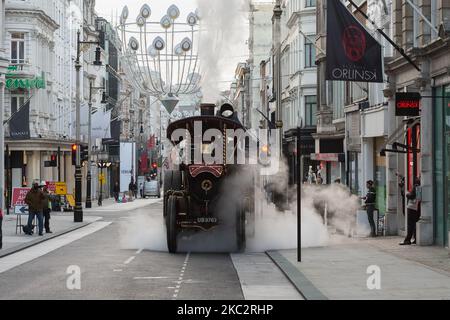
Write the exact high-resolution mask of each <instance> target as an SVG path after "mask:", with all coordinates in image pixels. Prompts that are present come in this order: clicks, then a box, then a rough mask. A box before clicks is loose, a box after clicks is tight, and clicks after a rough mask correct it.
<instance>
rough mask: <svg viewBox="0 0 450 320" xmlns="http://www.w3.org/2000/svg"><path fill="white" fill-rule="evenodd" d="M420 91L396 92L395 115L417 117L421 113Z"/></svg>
mask: <svg viewBox="0 0 450 320" xmlns="http://www.w3.org/2000/svg"><path fill="white" fill-rule="evenodd" d="M421 99H422V97H421V96H420V93H418V92H398V93H396V94H395V115H396V116H398V117H404V116H406V117H417V116H419V115H420V100H421Z"/></svg>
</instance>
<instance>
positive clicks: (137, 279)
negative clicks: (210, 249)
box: [0, 200, 301, 300]
mask: <svg viewBox="0 0 450 320" xmlns="http://www.w3.org/2000/svg"><path fill="white" fill-rule="evenodd" d="M119 206H120V205H119V204H117V205H115V206H112V207H109V208H107V209H103V208H101V209H98V210H90V211H89V212H87V213H86V214H90V215H95V216H100V217H102V218H103V220H101V221H97V222H94V223H92V224H90V225H89V226H87V227H85V228H82V229H80V230H77V231H74V232H71V233H70V234H68V235H65V236H62V237H58V238H55V239H52V240H49V241H46V242H44V243H42V244H39V245H36V246H34V247H31V248H29V249H26V250H24V251H21V252H17V253H15V254H13V255H11V256H8V257H4V258H2V259H0V299H8V300H9V299H13V300H21V299H95V300H97V299H145V300H146V299H183V300H184V299H188V300H210V299H213V300H214V299H217V300H242V299H244V298H247V299H251V298H252V297H253V296H252V295H251V292H252V290H251V289H252V287H251V283H252V282H255V283H257V285H258V292H259V291H260V290H263V292H264V289H266V290H265V291H267V292H268V291H270V290H268V289H269V288H272V289H276V290H278V291H279V292H281V296H280V297H283V298H290V299H300V298H301V297H300V295H299V294H298V292H296V291H295V290H294V289H293V286H292V285H291V284H290V283H289V282H288V280H287V279H286V278H284V276H282V274H281V272H280V270H278V269H277V268H276V267H275V266H274V265H273V264H272V262H270V259H268V258H267V257H265V256H264V254H252V255H245V254H244V255H239V256H232V255H230V254H229V253H219V254H215V253H180V254H175V255H173V254H169V253H167V251H166V250H165V248H164V246H162V244H163V243H165V234H164V229H163V228H162V229H161V224H162V213H161V212H162V203H161V202H160V201H156V200H155V202H154V203H152V204H149V205H146V206H144V207H140V208H133V207H130V208H131V209H122V208H121V207H119ZM138 217H139V218H138ZM147 218H148V219H150V220H147V221H146V222H142V221H143V220H139V219H147ZM146 223H147V224H150V226H148V227H147V225H146ZM129 224H134V225H133V226H132V227H130V226H129ZM136 224H137V225H136ZM130 233H132V236H131V238H132V239H131V240H130V239H125V247H129V249H123V247H124V239H123V238H124V234H126V237H128V238H129V237H130ZM135 233H144V234H141V235H139V234H135ZM152 233H153V234H152ZM133 237H134V238H133ZM140 239H142V240H140ZM127 241H128V243H127ZM139 241H142V243H140V242H139ZM152 242H153V244H155V243H156V244H157V245H158V246H160V247H159V248H156V249H152V248H151V245H152ZM141 244H142V246H140V245H141ZM149 244H150V246H149ZM133 246H134V248H132V247H133ZM232 257H234V258H232ZM255 257H258V259H255ZM233 260H234V261H235V263H236V261H239V263H240V265H239V266H238V268H237V267H236V265H235V263H233ZM255 261H256V262H255ZM255 264H256V265H257V266H260V267H261V266H263V267H264V268H265V269H264V270H261V272H262V273H264V274H265V275H266V278H267V279H277V280H276V281H277V283H271V282H270V281H273V280H268V282H267V284H266V287H264V286H265V284H264V283H261V281H257V279H258V278H260V277H259V275H258V271H255V272H248V270H252V269H254V266H255ZM237 269H238V270H241V271H240V273H239V272H238V271H237ZM74 270H78V271H79V272H80V273H79V274H80V276H79V277H78V271H74ZM271 273H272V274H273V275H276V277H275V276H274V277H270V276H269V277H267V275H270V274H271ZM74 279H75V280H74ZM77 284H79V286H77ZM280 290H281V291H280ZM253 291H254V290H253ZM273 294H274V293H272V294H269V292H268V293H267V295H268V296H267V298H268V299H270V298H271V297H272V298H273ZM258 298H259V299H261V298H262V299H264V298H265V297H264V295H262V296H261V293H260V292H259V293H258Z"/></svg>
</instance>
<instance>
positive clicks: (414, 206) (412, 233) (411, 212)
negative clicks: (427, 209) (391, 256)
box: [400, 178, 420, 246]
mask: <svg viewBox="0 0 450 320" xmlns="http://www.w3.org/2000/svg"><path fill="white" fill-rule="evenodd" d="M418 188H420V179H419V178H415V181H414V187H413V189H412V191H411V192H408V193H407V194H406V199H408V204H407V206H406V210H407V214H408V226H407V234H406V238H405V240H404V241H403V242H401V243H400V245H401V246H409V245H411V244H416V224H417V222H418V221H419V220H420V197H419V195H418ZM412 238H414V241H411V239H412Z"/></svg>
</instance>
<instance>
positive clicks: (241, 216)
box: [236, 206, 246, 252]
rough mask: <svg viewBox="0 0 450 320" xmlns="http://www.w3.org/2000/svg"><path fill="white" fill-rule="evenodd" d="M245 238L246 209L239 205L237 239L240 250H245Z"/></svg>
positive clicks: (237, 211)
mask: <svg viewBox="0 0 450 320" xmlns="http://www.w3.org/2000/svg"><path fill="white" fill-rule="evenodd" d="M245 240H246V239H245V210H243V208H242V207H241V206H239V207H238V209H237V210H236V241H237V250H238V251H239V252H242V251H244V250H245V245H246V241H245Z"/></svg>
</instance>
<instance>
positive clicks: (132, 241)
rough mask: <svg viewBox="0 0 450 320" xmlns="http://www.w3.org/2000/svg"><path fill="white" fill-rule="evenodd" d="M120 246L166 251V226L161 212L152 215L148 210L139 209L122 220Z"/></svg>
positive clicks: (123, 247)
mask: <svg viewBox="0 0 450 320" xmlns="http://www.w3.org/2000/svg"><path fill="white" fill-rule="evenodd" d="M161 208H162V206H161ZM120 247H121V248H122V249H136V250H137V249H146V250H152V251H162V252H167V250H168V249H167V241H166V227H165V225H164V219H163V215H162V213H158V214H157V215H156V214H153V215H152V214H149V210H144V211H141V210H140V211H139V212H137V214H135V215H131V216H129V217H128V218H127V220H126V221H122V222H121V224H120Z"/></svg>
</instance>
